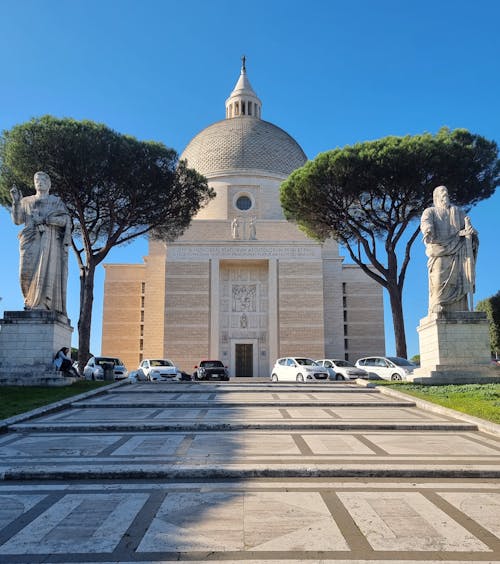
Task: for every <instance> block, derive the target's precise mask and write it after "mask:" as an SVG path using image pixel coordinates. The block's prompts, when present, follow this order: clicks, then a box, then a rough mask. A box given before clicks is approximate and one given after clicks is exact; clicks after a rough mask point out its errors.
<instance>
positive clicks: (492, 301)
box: [476, 291, 500, 358]
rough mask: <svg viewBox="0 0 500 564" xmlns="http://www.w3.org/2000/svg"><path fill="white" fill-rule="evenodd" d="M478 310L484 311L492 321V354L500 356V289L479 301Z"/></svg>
mask: <svg viewBox="0 0 500 564" xmlns="http://www.w3.org/2000/svg"><path fill="white" fill-rule="evenodd" d="M476 310H477V311H484V312H486V315H487V317H488V321H489V322H490V347H491V354H493V355H495V357H496V358H498V356H499V354H500V291H499V292H497V293H496V294H495V295H494V296H490V297H489V298H486V299H484V300H481V301H480V302H478V303H477V306H476Z"/></svg>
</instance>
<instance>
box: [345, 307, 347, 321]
mask: <svg viewBox="0 0 500 564" xmlns="http://www.w3.org/2000/svg"><path fill="white" fill-rule="evenodd" d="M344 323H347V310H346V309H344Z"/></svg>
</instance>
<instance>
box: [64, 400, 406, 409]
mask: <svg viewBox="0 0 500 564" xmlns="http://www.w3.org/2000/svg"><path fill="white" fill-rule="evenodd" d="M415 405H416V404H415V402H414V401H383V400H381V401H377V402H376V403H375V402H368V401H359V402H355V401H321V400H318V401H314V400H309V401H300V400H297V401H286V400H274V401H251V402H241V401H224V400H206V401H192V400H186V401H158V400H156V401H155V400H152V401H148V402H146V401H142V402H138V401H127V400H125V401H106V402H105V403H104V402H103V401H99V400H96V401H84V402H74V403H72V404H71V407H74V408H96V407H98V408H103V409H107V408H137V409H140V408H148V407H172V408H179V407H181V408H191V407H192V408H203V407H217V408H222V407H227V408H229V407H249V406H251V407H274V408H280V407H384V408H391V407H415Z"/></svg>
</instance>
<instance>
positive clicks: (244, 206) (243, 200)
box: [236, 196, 252, 211]
mask: <svg viewBox="0 0 500 564" xmlns="http://www.w3.org/2000/svg"><path fill="white" fill-rule="evenodd" d="M236 207H237V208H238V209H239V210H241V211H246V210H249V209H250V208H251V207H252V200H251V199H250V198H249V197H248V196H239V198H238V199H237V200H236Z"/></svg>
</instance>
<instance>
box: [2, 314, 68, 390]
mask: <svg viewBox="0 0 500 564" xmlns="http://www.w3.org/2000/svg"><path fill="white" fill-rule="evenodd" d="M72 333H73V327H71V325H70V320H69V319H68V318H67V317H66V316H65V315H63V314H61V313H57V312H55V311H44V310H28V311H6V312H4V318H3V319H0V385H12V386H67V385H69V384H71V383H73V382H74V381H75V380H76V379H75V378H68V377H66V376H63V375H62V373H61V372H59V371H57V370H55V369H54V367H53V364H52V361H53V359H54V355H55V353H56V352H57V351H58V350H59V349H60V348H62V347H68V348H71V334H72Z"/></svg>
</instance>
